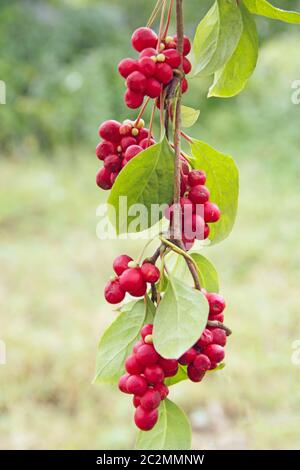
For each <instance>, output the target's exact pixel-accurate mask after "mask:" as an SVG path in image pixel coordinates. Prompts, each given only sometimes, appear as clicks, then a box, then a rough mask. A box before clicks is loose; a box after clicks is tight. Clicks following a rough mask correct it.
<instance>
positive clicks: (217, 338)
mask: <svg viewBox="0 0 300 470" xmlns="http://www.w3.org/2000/svg"><path fill="white" fill-rule="evenodd" d="M211 333H212V337H213V343H214V344H219V346H225V345H226V342H227V337H226V332H225V331H224V330H222V329H221V328H213V329H212V330H211Z"/></svg>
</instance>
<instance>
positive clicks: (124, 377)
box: [119, 374, 130, 393]
mask: <svg viewBox="0 0 300 470" xmlns="http://www.w3.org/2000/svg"><path fill="white" fill-rule="evenodd" d="M129 377H130V375H129V374H125V375H122V377H120V379H119V390H120V391H121V392H123V393H128V390H127V380H128V379H129Z"/></svg>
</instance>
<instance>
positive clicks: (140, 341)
mask: <svg viewBox="0 0 300 470" xmlns="http://www.w3.org/2000/svg"><path fill="white" fill-rule="evenodd" d="M143 344H145V343H144V341H142V340H141V339H140V340H139V341H138V342H137V343H135V345H134V348H133V352H134V353H137V352H138V349H139V348H140V347H141V346H143Z"/></svg>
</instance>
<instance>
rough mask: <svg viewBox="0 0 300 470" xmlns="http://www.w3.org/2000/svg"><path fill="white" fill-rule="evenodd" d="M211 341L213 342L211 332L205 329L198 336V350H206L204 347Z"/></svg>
mask: <svg viewBox="0 0 300 470" xmlns="http://www.w3.org/2000/svg"><path fill="white" fill-rule="evenodd" d="M212 341H213V335H212V332H211V331H209V330H208V329H207V328H205V330H204V331H203V333H202V335H201V336H200V339H199V340H198V341H197V346H199V347H200V348H206V346H208V345H209V344H211V343H212Z"/></svg>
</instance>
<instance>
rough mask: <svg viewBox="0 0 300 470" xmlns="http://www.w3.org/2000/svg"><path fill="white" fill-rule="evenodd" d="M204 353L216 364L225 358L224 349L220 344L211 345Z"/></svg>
mask: <svg viewBox="0 0 300 470" xmlns="http://www.w3.org/2000/svg"><path fill="white" fill-rule="evenodd" d="M203 353H204V354H205V355H206V356H208V357H209V359H210V360H211V362H216V363H217V364H218V363H219V362H221V361H223V359H224V357H225V352H224V348H223V347H222V346H220V345H219V344H210V345H209V346H207V348H205V349H204V351H203Z"/></svg>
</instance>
